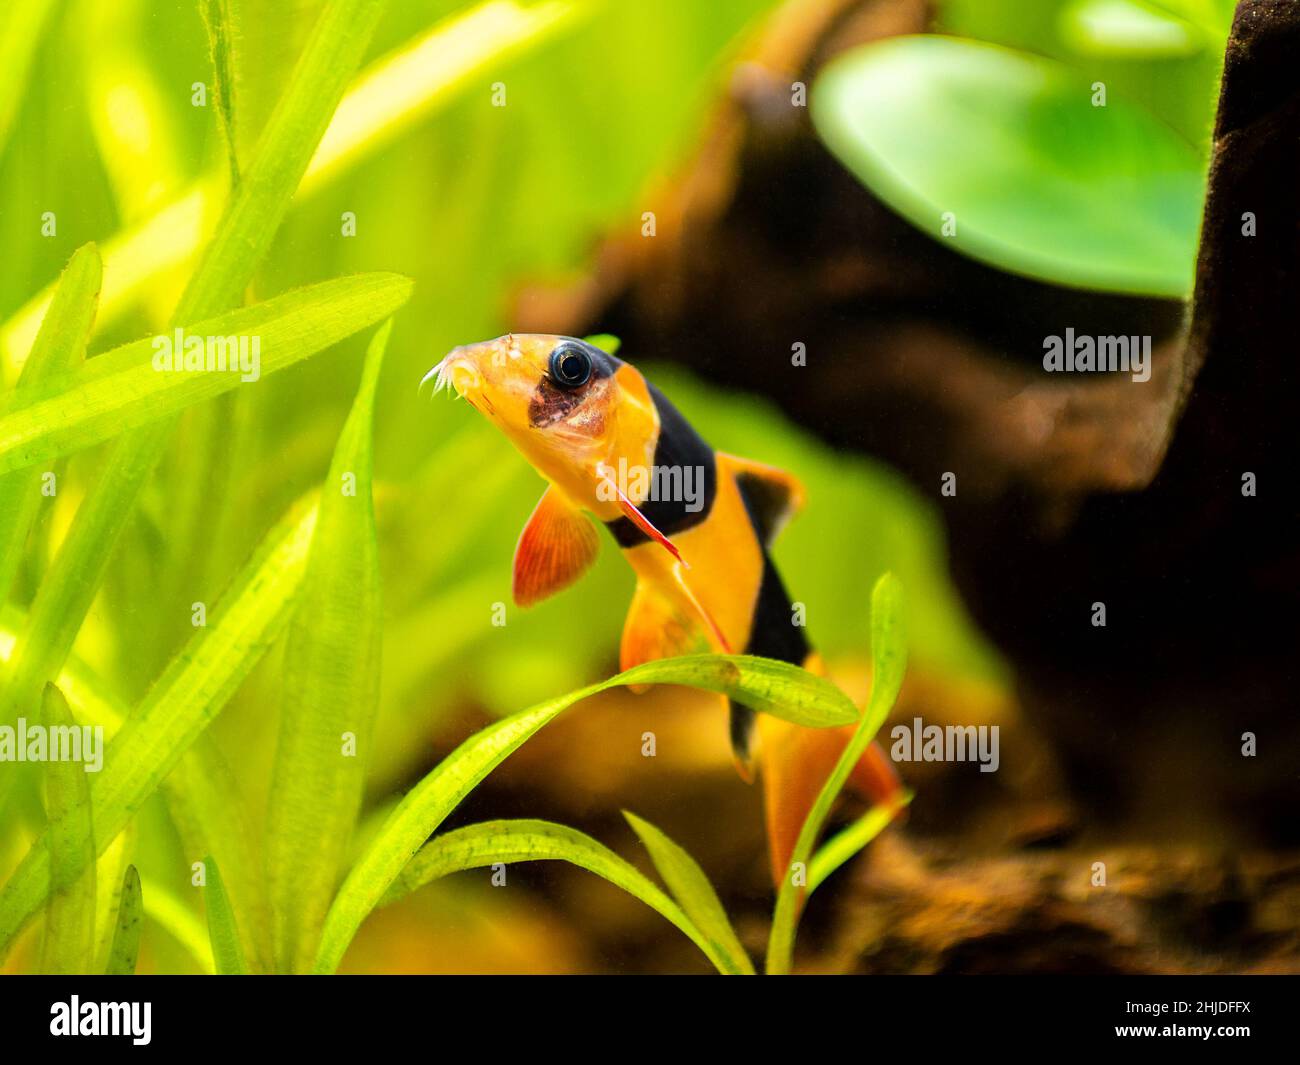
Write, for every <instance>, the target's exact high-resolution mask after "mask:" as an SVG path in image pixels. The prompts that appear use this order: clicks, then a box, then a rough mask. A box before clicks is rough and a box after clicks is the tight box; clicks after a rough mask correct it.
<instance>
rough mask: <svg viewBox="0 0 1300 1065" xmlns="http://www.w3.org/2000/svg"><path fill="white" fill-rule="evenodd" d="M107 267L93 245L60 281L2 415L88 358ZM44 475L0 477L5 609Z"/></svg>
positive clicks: (0, 575)
mask: <svg viewBox="0 0 1300 1065" xmlns="http://www.w3.org/2000/svg"><path fill="white" fill-rule="evenodd" d="M102 281H103V265H102V264H101V262H100V259H99V251H98V250H97V249H96V247H95V245H93V244H85V245H82V247H80V248H78V249H77V251H76V252H75V253H74V254H73V256H72V258H71V260H69V262H68V265H67V267H66V269H65V270H64V271H63V276H62V277H61V278H59V285H58V288H57V289H55V292H54V299H53V301H52V302H51V303H50V309H49V311H48V313H47V314H46V315H45V319H44V320H43V321H42V322H41V329H40V332H39V333H37V335H36V342H35V343H34V344H33V345H32V350H31V353H30V354H29V355H28V356H27V361H26V362H25V363H23V370H22V373H21V374H20V375H19V377H18V384H17V387H16V389H15V390H14V392H12V393H10V394H8V395H6V396H5V397H4V402H3V403H2V404H0V412H3V411H7V410H9V409H11V408H12V407H13V406H14V404H15V403H16V402H18V403H21V402H22V401H23V399H24V397H27V396H30V395H32V394H35V393H38V392H39V390H40V388H41V387H42V386H43V385H44V384H46V383H47V382H49V381H50V380H51V379H52V378H57V377H59V376H60V375H62V374H67V373H70V372H71V371H72V370H73V369H74V368H75V367H76V366H77V365H78V364H79V363H80V362H81V360H82V359H84V358H85V355H86V340H87V338H88V337H89V336H90V327H91V324H92V323H93V322H94V320H95V304H96V302H97V301H98V299H99V289H100V285H101V283H102ZM40 479H41V471H40V470H37V469H27V470H21V471H19V470H15V471H14V472H12V473H9V474H6V475H4V476H0V603H2V602H3V601H4V600H5V599H6V598H7V597H8V595H9V590H10V588H11V587H12V585H13V578H14V574H15V573H16V572H17V571H18V565H19V563H20V562H21V561H22V553H23V547H24V545H25V544H26V542H27V534H28V532H29V531H30V529H31V525H32V519H33V518H34V517H35V516H36V508H37V507H38V506H39V505H40V502H41V493H40Z"/></svg>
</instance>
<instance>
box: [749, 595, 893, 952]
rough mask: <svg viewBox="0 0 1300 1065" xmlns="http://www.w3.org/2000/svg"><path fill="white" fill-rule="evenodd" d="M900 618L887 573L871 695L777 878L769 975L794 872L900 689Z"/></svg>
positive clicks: (794, 915) (786, 939)
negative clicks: (787, 868) (786, 869)
mask: <svg viewBox="0 0 1300 1065" xmlns="http://www.w3.org/2000/svg"><path fill="white" fill-rule="evenodd" d="M902 613H903V588H902V585H901V584H899V582H898V578H897V577H895V576H894V575H893V574H892V573H886V574H885V575H884V576H883V577H881V578H880V580H878V581H877V582H876V586H875V588H873V589H872V591H871V694H870V696H868V698H867V708H866V711H865V712H864V713H863V715H862V720H861V721H859V722H858V727H857V730H856V731H855V732H854V733H853V738H852V739H851V740H850V741H849V742H848V745H847V746H846V747H845V748H844V752H843V754H841V755H840V759H839V761H838V762H836V763H835V768H834V770H832V772H831V775H830V776H829V777H827V778H826V783H825V784H823V785H822V789H821V791H820V792H818V794H817V801H816V802H814V803H813V807H812V809H811V810H809V811H808V816H807V817H806V818H805V819H804V823H803V828H801V829H800V830H799V838H798V839H797V840H796V841H795V845H794V853H793V854H792V855H791V858H790V872H789V873H788V874H787V875H786V876H785V877H784V878H782V881H781V887H780V890H779V891H778V892H777V898H776V910H775V912H774V913H773V915H772V930H771V933H770V935H769V937H768V944H767V971H768V972H769V973H778V974H780V973H788V972H789V971H790V964H791V961H792V959H793V955H794V937H795V930H796V929H797V927H798V924H799V907H800V904H801V901H802V896H803V894H804V891H803V887H801V886H800V884H799V881H798V878H797V877H796V875H795V871H796V870H806V869H807V868H808V858H809V855H810V854H812V850H813V847H814V846H815V845H816V843H817V837H818V836H819V835H821V831H822V827H823V826H824V825H825V824H826V819H827V818H828V817H829V816H830V812H831V807H832V806H833V805H834V803H835V800H836V798H837V797H838V796H839V794H840V789H842V788H843V787H844V782H845V781H846V780H848V779H849V774H850V773H851V772H852V771H853V767H854V766H855V765H857V764H858V760H859V759H860V758H861V757H862V755H863V754H864V753H865V752H866V749H867V747H868V746H870V744H871V741H872V740H873V739H875V736H876V733H877V732H879V731H880V727H881V726H882V725H883V724H884V723H885V718H886V717H888V716H889V711H890V709H891V708H892V707H893V705H894V700H895V699H897V698H898V690H899V688H901V687H902V685H903V673H904V672H905V671H906V668H907V644H906V642H905V640H904V637H903V618H902ZM897 812H898V808H895V809H893V810H891V811H890V813H889V816H890V817H893V815H894V814H896V813H897ZM837 853H840V851H839V848H837V849H836V851H834V852H832V857H831V858H829V859H827V860H828V861H832V860H833V858H834V855H835V854H837ZM806 879H807V878H805V881H806Z"/></svg>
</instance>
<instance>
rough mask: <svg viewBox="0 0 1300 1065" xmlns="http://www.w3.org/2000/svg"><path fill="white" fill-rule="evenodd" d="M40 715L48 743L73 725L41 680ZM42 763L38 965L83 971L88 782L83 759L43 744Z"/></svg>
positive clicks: (89, 882)
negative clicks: (43, 856) (45, 878)
mask: <svg viewBox="0 0 1300 1065" xmlns="http://www.w3.org/2000/svg"><path fill="white" fill-rule="evenodd" d="M42 718H43V723H44V725H45V728H46V730H47V731H46V736H47V737H48V738H49V739H48V742H49V743H50V744H53V743H54V736H55V735H56V734H57V733H56V730H58V732H62V733H63V734H64V735H68V734H70V732H69V731H67V730H72V729H76V728H78V725H77V723H76V721H74V720H73V717H72V712H71V711H70V710H69V709H68V702H67V700H66V699H64V697H63V693H62V692H61V691H59V689H58V688H56V687H55V686H54V685H53V684H49V685H46V688H45V695H44V698H43V699H42ZM46 754H47V757H48V759H49V760H48V761H47V762H46V764H45V791H46V808H47V817H48V819H49V828H48V830H47V831H46V834H45V844H46V847H47V848H48V854H49V863H50V884H51V887H52V888H53V890H52V891H51V892H50V894H49V898H48V899H47V900H46V903H45V939H44V942H43V943H42V946H41V971H42V972H44V973H47V974H53V975H56V976H58V975H62V976H71V975H76V974H79V973H86V972H87V971H89V968H90V965H91V962H92V960H93V958H94V954H95V860H94V859H95V853H94V833H93V831H92V829H91V813H90V809H91V808H90V787H89V785H88V784H87V782H86V781H87V777H88V776H89V774H88V773H87V772H86V767H85V764H84V763H83V762H81V761H74V760H73V759H71V758H56V757H55V752H54V750H52V749H50V748H47V751H46Z"/></svg>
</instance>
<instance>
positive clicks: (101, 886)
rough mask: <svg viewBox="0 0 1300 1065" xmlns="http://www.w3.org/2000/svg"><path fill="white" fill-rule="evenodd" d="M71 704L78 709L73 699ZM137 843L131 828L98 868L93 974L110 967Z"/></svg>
mask: <svg viewBox="0 0 1300 1065" xmlns="http://www.w3.org/2000/svg"><path fill="white" fill-rule="evenodd" d="M68 701H69V702H70V703H72V705H73V706H74V707H76V706H77V704H76V701H75V700H74V699H72V698H71V697H70V698H69V700H68ZM79 710H80V708H79V707H78V711H79ZM78 716H79V717H81V718H82V719H83V720H84V721H85V723H86V724H88V725H89V724H97V723H98V722H95V721H94V720H93V719H90V718H87V717H86V716H85V715H84V714H81V713H80V712H79V713H78ZM135 842H136V833H135V826H134V825H127V827H126V828H125V829H124V830H123V831H121V832H119V833H118V834H117V839H115V840H113V842H112V843H111V844H109V846H108V849H107V850H105V851H104V854H103V856H102V857H101V858H100V859H99V861H98V862H97V863H96V864H95V957H94V962H93V964H92V965H91V966H90V969H89V971H90V972H92V973H102V972H103V971H104V970H105V968H107V966H108V959H109V953H110V952H111V951H112V949H113V937H114V936H115V935H116V934H117V915H118V913H119V912H120V910H121V908H122V886H123V882H124V879H125V877H126V871H127V868H128V867H129V866H130V865H131V857H132V855H133V854H134V853H135Z"/></svg>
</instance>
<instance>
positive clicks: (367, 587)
mask: <svg viewBox="0 0 1300 1065" xmlns="http://www.w3.org/2000/svg"><path fill="white" fill-rule="evenodd" d="M391 324H392V323H391V321H389V322H387V323H385V324H384V325H383V326H382V327H380V329H379V331H378V332H377V333H376V334H375V337H374V340H373V341H371V344H370V349H369V351H368V353H367V355H366V363H365V369H364V371H363V374H362V378H361V387H360V388H359V389H358V391H357V396H356V400H355V402H354V403H353V406H352V413H351V414H350V415H349V416H348V420H347V423H346V424H345V425H344V426H343V432H342V434H341V435H340V436H339V440H338V445H337V447H336V448H335V451H334V459H333V462H331V464H330V470H329V475H328V476H327V477H326V481H325V487H324V489H323V490H322V491H321V503H320V516H319V518H318V519H317V522H316V531H315V533H314V534H313V536H312V545H311V552H310V554H309V556H308V560H307V572H306V575H305V576H304V578H303V588H302V593H301V594H300V596H299V599H298V604H297V606H296V607H295V608H294V616H293V621H292V622H291V623H290V626H289V636H288V640H287V643H286V645H285V653H284V665H283V671H282V677H283V686H282V689H281V690H282V693H283V697H282V701H281V707H280V738H279V743H278V746H277V748H276V761H275V771H274V777H273V783H272V787H271V794H272V795H273V796H274V800H273V801H272V803H271V809H270V815H269V823H268V827H267V840H266V861H267V879H268V883H269V888H270V899H271V928H272V938H273V942H274V956H275V963H276V968H277V969H278V970H280V971H282V972H304V971H306V970H307V969H309V968H311V963H312V960H313V959H314V958H315V956H316V945H317V942H318V941H319V939H320V930H321V926H322V925H323V924H324V921H325V914H326V911H328V909H329V905H330V902H331V900H332V899H333V897H334V891H335V889H336V888H337V886H338V881H339V877H340V875H341V872H342V869H343V861H344V856H345V854H346V853H347V847H348V843H349V841H350V838H351V835H352V830H353V827H354V826H355V824H356V819H357V813H358V811H359V810H360V808H361V797H362V792H363V790H364V787H365V775H366V766H367V764H368V762H369V759H370V750H371V737H372V734H373V732H374V722H375V713H376V711H377V710H378V706H379V649H380V636H381V633H380V624H381V606H380V589H379V541H378V539H377V537H376V534H375V508H374V502H373V498H372V494H371V438H372V435H373V434H372V430H373V422H374V401H375V386H376V384H377V382H378V380H379V370H380V367H381V366H382V364H383V358H384V349H385V346H386V344H387V342H388V334H389V330H390V327H391ZM349 737H350V741H349V740H348V738H349Z"/></svg>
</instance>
